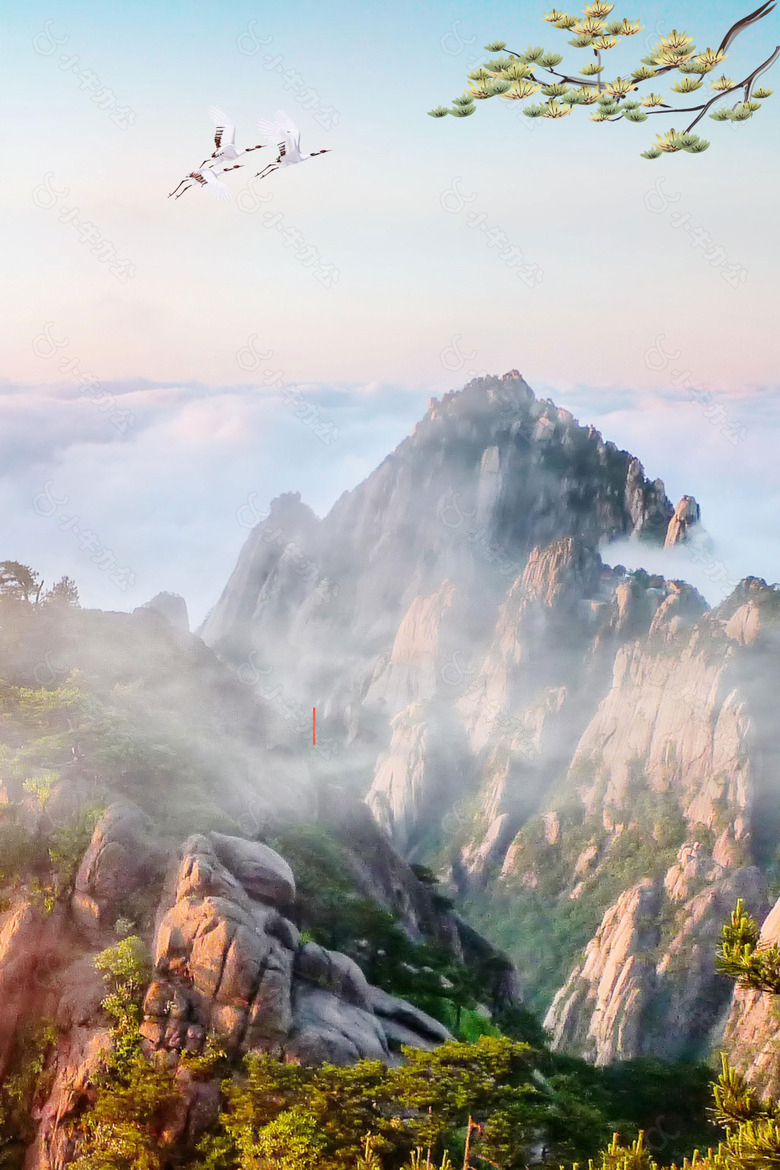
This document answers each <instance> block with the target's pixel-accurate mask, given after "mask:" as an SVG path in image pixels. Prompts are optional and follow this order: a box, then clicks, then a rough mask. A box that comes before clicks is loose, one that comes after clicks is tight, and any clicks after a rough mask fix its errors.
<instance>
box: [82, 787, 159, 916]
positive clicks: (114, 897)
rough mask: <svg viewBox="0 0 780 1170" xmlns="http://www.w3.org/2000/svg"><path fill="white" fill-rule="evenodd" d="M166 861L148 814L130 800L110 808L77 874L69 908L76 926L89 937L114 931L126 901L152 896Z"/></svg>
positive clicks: (96, 827)
mask: <svg viewBox="0 0 780 1170" xmlns="http://www.w3.org/2000/svg"><path fill="white" fill-rule="evenodd" d="M168 860H169V852H168V850H167V849H166V848H165V847H164V846H163V845H162V843H161V842H160V840H159V838H158V837H157V834H156V832H155V829H154V825H153V824H152V821H151V820H150V819H149V817H148V816H147V815H146V813H144V812H142V811H141V809H140V808H138V806H137V805H134V804H132V803H131V802H129V801H123V802H117V803H115V804H112V805H110V806H109V808H107V809H106V811H105V813H104V814H103V816H102V817H101V818H100V820H99V821H98V823H97V825H96V826H95V830H94V832H93V834H92V840H91V841H90V843H89V847H88V849H87V851H86V853H85V854H84V858H83V860H82V862H81V865H80V866H79V870H78V873H77V874H76V880H75V885H74V894H73V899H72V903H71V905H72V909H73V917H74V919H75V921H76V923H77V925H78V926H79V927H80V928H81V930H82V931H83V932H84V933H85V934H86V935H87V937H89V938H98V937H100V936H101V935H102V933H103V932H104V931H105V930H106V929H107V928H108V929H111V928H113V926H114V923H115V922H116V920H117V918H119V917H120V916H121V915H122V914H123V912H124V910H125V908H126V906H127V899H128V896H132V895H138V894H139V893H140V892H142V891H147V892H148V891H149V890H151V892H152V893H154V886H155V884H156V883H157V882H159V881H160V880H161V878H162V875H163V872H164V869H165V866H166V864H167V863H168Z"/></svg>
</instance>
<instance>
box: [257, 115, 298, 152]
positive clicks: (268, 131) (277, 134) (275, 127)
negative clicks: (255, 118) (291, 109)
mask: <svg viewBox="0 0 780 1170" xmlns="http://www.w3.org/2000/svg"><path fill="white" fill-rule="evenodd" d="M257 127H258V130H259V131H260V137H261V138H264V139H265V141H266V142H267V143H268V144H269V145H271V146H278V147H279V149H280V150H281V151H282V152H284V151H285V150H286V147H287V142H288V137H287V136H288V135H292V145H294V147H295V149H296V150H299V149H300V145H301V132H300V130H299V129H298V127H297V126H296V125H295V123H294V122H293V120H292V118H291V117H290V116H289V114H285V112H284V110H277V111H276V113H275V114H274V117H273V121H269V122H266V121H264V120H262V119H261V120H260V121H259V122H258V123H257Z"/></svg>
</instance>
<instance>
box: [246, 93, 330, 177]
mask: <svg viewBox="0 0 780 1170" xmlns="http://www.w3.org/2000/svg"><path fill="white" fill-rule="evenodd" d="M257 126H258V129H259V131H260V137H261V138H264V139H265V141H266V143H267V144H268V145H269V146H276V147H278V150H279V154H278V157H277V159H276V162H273V163H269V164H268V166H266V167H263V169H262V170H261V171H258V172H257V174H256V175H255V178H259V177H262V178H265V177H266V175H270V174H271V172H272V171H278V170H281V168H282V167H292V166H295V164H296V163H302V162H306V160H307V159H310V158H316V157H317V155H320V154H329V153H330V152H329V151H328V150H314V151H312V153H311V154H301V132H300V130H299V129H298V127H297V126H296V125H295V123H294V122H293V120H292V118H291V117H290V116H289V114H285V112H284V110H277V112H276V114H275V115H274V117H273V120H272V121H270V122H264V121H260V122H258V123H257Z"/></svg>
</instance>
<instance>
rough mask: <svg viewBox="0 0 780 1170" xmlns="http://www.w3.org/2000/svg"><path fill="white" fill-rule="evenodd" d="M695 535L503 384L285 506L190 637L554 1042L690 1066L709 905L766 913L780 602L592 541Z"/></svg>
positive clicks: (652, 495)
mask: <svg viewBox="0 0 780 1170" xmlns="http://www.w3.org/2000/svg"><path fill="white" fill-rule="evenodd" d="M700 530H701V514H700V509H699V505H698V504H697V502H696V500H695V499H694V497H693V496H691V495H684V496H683V497H682V499H680V501H679V502H678V503H677V504H676V505H675V504H673V503H672V501H670V500H669V498H668V497H667V495H666V491H665V488H664V484H663V483H662V482H661V481H660V480H657V479H656V480H653V479H650V478H649V477H648V476H647V475H646V474H645V471H644V468H643V467H642V465H641V463H640V462H639V460H638V459H636V458H635V457H633V456H632V455H630V454H629V453H627V452H625V451H621V450H619V449H618V448H617V447H616V446H615V445H614V444H613V443H611V442H609V441H608V440H606V439H604V438H603V437H602V435H601V434H600V433H599V432H598V431H597V430H595V429H594V428H593V427H589V426H583V425H581V424H580V423H579V422H578V421H577V420H576V419H575V418H573V416H572V415H571V414H570V412H568V411H566V410H563V409H560V408H558V407H556V406H555V405H554V404H553V403H552V402H551V401H550V400H540V399H538V398H537V397H536V396H535V395H534V393H533V392H532V390H531V389H530V387H529V386H528V385H527V384H526V382H525V381H524V380H523V378H522V377H521V376H520V375H519V374H518V373H517V371H511V372H510V373H508V374H505V375H504V376H503V377H501V378H480V379H476V380H475V381H473V382H471V383H469V384H468V385H467V386H466V387H465V388H464V389H463V390H462V391H459V392H452V393H448V394H445V395H444V397H443V398H442V399H441V400H438V399H432V400H431V402H430V405H429V409H428V411H427V413H426V415H425V417H424V418H423V419H422V420H421V421H420V423H419V424H418V425H417V426H416V427H415V429H414V431H413V433H412V435H411V436H410V437H409V438H408V439H406V440H405V441H404V442H403V443H401V445H400V446H399V447H398V448H397V449H396V450H395V451H394V452H393V453H392V454H391V455H389V456H388V457H387V459H385V461H384V462H383V463H382V464H381V465H380V466H379V467H378V468H377V470H376V471H375V472H374V473H373V474H372V475H370V476H369V477H368V479H367V480H366V481H365V482H364V483H362V484H360V486H358V487H357V488H355V489H354V490H353V491H350V492H347V493H346V494H345V495H344V496H342V497H341V499H340V500H338V502H337V503H336V504H335V506H334V507H333V508H332V510H331V511H330V513H329V514H328V515H327V516H325V517H324V518H323V519H321V520H319V519H317V518H316V517H315V516H314V514H313V513H312V512H311V511H310V510H309V509H308V508H307V507H306V505H305V504H304V503H302V502H301V500H300V499H299V498H298V497H297V496H290V495H288V496H283V497H280V498H279V499H278V500H276V501H274V503H273V504H272V506H271V511H270V515H269V516H268V518H267V520H266V521H265V522H264V523H263V524H260V525H258V527H257V528H256V529H255V530H254V531H253V532H252V534H251V536H250V538H249V540H248V541H247V544H246V546H245V548H244V550H243V551H242V553H241V555H240V557H239V561H238V564H237V566H236V569H235V572H234V573H233V575H232V577H231V579H230V581H229V582H228V584H227V586H226V589H225V591H224V593H223V595H222V597H221V598H220V600H219V602H218V603H217V605H216V606H215V608H214V610H213V612H212V613H211V614H210V615H209V617H208V619H207V621H206V623H205V625H204V627H203V630H202V637H203V638H204V640H205V641H206V642H207V643H208V644H209V645H210V646H212V647H213V649H214V650H215V651H216V652H217V653H218V654H220V655H222V656H223V657H224V658H225V659H226V660H227V661H232V662H233V663H234V665H235V666H236V667H239V666H240V664H241V663H242V662H244V661H246V660H247V659H248V657H249V656H250V655H252V654H257V655H260V657H261V658H262V661H263V662H264V663H265V664H266V669H268V670H269V672H270V671H273V676H274V677H275V678H279V679H280V680H285V683H286V685H287V686H288V687H289V688H290V689H294V691H295V693H296V695H297V696H300V698H301V702H302V704H303V705H304V706H306V707H308V706H313V705H316V707H317V712H318V718H320V719H321V727H322V735H323V739H325V740H327V742H328V743H329V744H330V745H331V747H332V750H333V755H332V757H331V758H330V759H328V760H323V759H319V760H318V774H319V775H321V776H328V775H332V774H333V773H334V772H336V773H338V775H339V777H340V779H341V782H343V783H347V784H348V785H349V786H350V788H351V789H352V790H353V791H354V792H355V793H356V794H358V795H359V796H361V797H363V798H364V799H365V800H366V802H367V804H368V806H369V807H370V809H371V810H372V812H373V814H374V816H375V818H376V820H377V822H378V823H379V824H380V825H381V826H382V827H383V828H384V829H385V830H386V832H387V833H388V834H389V836H390V838H391V840H392V841H393V842H394V844H395V846H396V848H397V849H398V850H399V851H400V852H401V853H402V854H403V855H404V856H405V857H407V858H409V859H410V860H412V861H415V862H423V863H425V864H426V865H429V866H431V867H433V868H434V870H435V871H436V872H437V873H438V874H439V875H440V877H441V878H442V880H444V881H445V882H446V883H447V885H448V887H449V890H450V893H451V895H452V896H453V897H455V898H456V900H457V902H458V904H459V906H460V907H461V909H462V911H463V912H465V913H466V914H467V916H469V917H470V920H471V921H472V922H473V923H475V924H476V925H478V926H479V927H480V929H482V930H483V931H484V932H487V933H488V934H489V936H490V937H491V938H492V939H493V940H494V941H496V942H498V943H499V944H500V945H502V946H503V947H504V948H505V949H506V950H507V951H508V952H509V954H510V955H511V956H512V957H513V959H514V960H515V962H516V963H517V965H518V967H519V970H520V973H521V977H522V978H523V980H524V984H525V987H526V993H527V995H528V997H529V1001H530V1002H531V1003H533V1004H534V1005H535V1006H536V1007H537V1009H539V1010H541V1011H542V1012H543V1013H546V1026H547V1027H548V1029H549V1030H550V1033H551V1036H552V1040H553V1043H554V1045H556V1046H557V1047H559V1048H561V1049H565V1050H566V1051H570V1052H573V1053H578V1054H582V1055H584V1056H587V1057H588V1058H589V1059H593V1060H595V1061H598V1062H604V1063H606V1062H609V1061H612V1060H615V1059H626V1058H632V1057H636V1056H643V1055H644V1056H660V1057H663V1058H683V1057H693V1056H699V1055H702V1054H704V1053H706V1052H707V1051H709V1049H710V1047H711V1046H712V1044H713V1043H715V1041H716V1040H717V1039H718V1038H719V1037H720V1035H721V1033H722V1030H723V1026H724V1018H725V1015H726V1014H727V1013H728V1004H729V998H730V995H731V990H730V984H729V983H728V981H727V980H725V979H724V978H723V977H722V976H719V975H717V974H716V972H715V970H714V966H713V962H712V957H711V954H712V948H713V946H714V945H715V943H716V942H717V939H718V938H719V934H720V926H721V923H722V920H723V916H724V913H725V912H726V911H727V910H728V909H729V908H731V907H733V903H734V902H735V901H736V898H737V897H743V898H744V899H745V901H746V903H748V904H749V905H750V906H751V907H753V909H754V912H755V913H757V914H758V915H759V916H762V915H763V914H765V913H766V911H767V909H768V907H769V903H768V901H767V899H768V897H769V894H770V891H771V875H772V873H773V866H774V865H775V860H776V859H775V851H776V848H777V844H776V842H777V828H778V824H777V822H778V814H777V812H776V805H777V800H776V788H775V782H774V778H775V775H776V771H777V770H776V767H775V764H776V757H777V730H776V718H775V713H774V711H773V705H772V702H771V700H770V698H769V696H770V694H773V693H775V691H776V688H777V686H778V681H780V680H778V678H777V674H776V672H777V659H776V655H775V649H776V639H777V628H778V627H777V615H778V612H779V609H778V607H779V606H780V601H779V600H778V598H779V595H778V592H777V590H775V589H774V588H770V587H768V586H767V585H766V584H765V583H764V582H763V581H760V580H757V579H749V580H747V581H745V582H743V583H742V584H741V585H740V586H739V587H738V589H737V590H736V591H735V593H734V594H733V595H732V596H731V597H730V598H729V599H728V600H727V601H725V602H724V603H723V604H721V605H720V606H718V607H717V608H715V609H711V608H710V607H709V606H708V604H707V602H706V601H705V599H704V598H703V597H702V596H701V595H700V594H699V593H698V592H697V591H696V589H694V588H693V587H691V586H689V585H687V584H686V583H685V581H684V580H682V579H679V578H677V577H676V576H675V578H674V579H668V580H667V579H665V578H663V577H661V576H658V575H653V574H649V573H646V572H643V571H627V570H626V569H625V568H623V567H622V566H621V565H620V564H615V563H614V562H615V558H614V557H611V555H610V545H611V543H612V542H613V541H615V540H618V539H625V538H629V539H633V540H635V541H637V542H638V543H639V545H640V547H641V545H642V543H646V544H647V545H648V546H650V545H655V546H658V547H662V548H663V547H665V548H666V549H667V550H669V549H671V550H672V551H674V548H675V546H679V545H681V544H685V542H687V541H689V540H691V538H692V537H695V536H696V535H697V533H698V532H699V531H700ZM280 531H281V537H278V533H279V532H280ZM291 546H293V547H294V548H295V549H297V550H299V553H298V559H299V560H301V559H302V560H303V562H304V563H306V564H310V563H311V564H314V565H316V566H317V578H316V580H312V581H307V580H306V579H305V577H304V576H303V574H302V573H301V571H300V566H299V565H297V564H296V563H295V559H294V557H293V556H291V555H290V551H289V550H290V547H291ZM285 550H287V551H285ZM676 563H677V564H679V571H680V577H682V576H683V572H684V568H685V564H686V561H685V558H684V557H682V556H680V555H679V554H678V560H677V562H676ZM323 582H325V583H326V587H325V588H323ZM767 879H769V882H768V881H767ZM733 1031H734V1027H733V1026H732V1027H731V1030H730V1033H729V1034H732V1033H733Z"/></svg>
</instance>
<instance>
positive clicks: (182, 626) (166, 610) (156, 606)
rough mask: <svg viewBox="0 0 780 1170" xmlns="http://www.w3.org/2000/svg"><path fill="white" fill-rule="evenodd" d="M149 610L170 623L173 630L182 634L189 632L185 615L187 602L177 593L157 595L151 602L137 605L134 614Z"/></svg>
mask: <svg viewBox="0 0 780 1170" xmlns="http://www.w3.org/2000/svg"><path fill="white" fill-rule="evenodd" d="M147 609H151V610H154V611H155V612H156V613H159V614H161V615H162V616H163V617H164V618H165V619H166V621H168V622H170V624H171V625H172V626H173V628H174V629H175V630H181V631H182V632H183V633H185V634H188V633H189V632H190V617H189V614H188V613H187V602H186V601H185V600H184V598H183V597H181V596H180V595H179V594H178V593H158V594H157V595H156V596H155V597H153V598H152V599H151V601H147V602H144V604H143V605H139V606H138V607H137V608H136V609H135V610H134V612H135V613H139V612H141V613H142V612H143V611H144V610H147Z"/></svg>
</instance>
